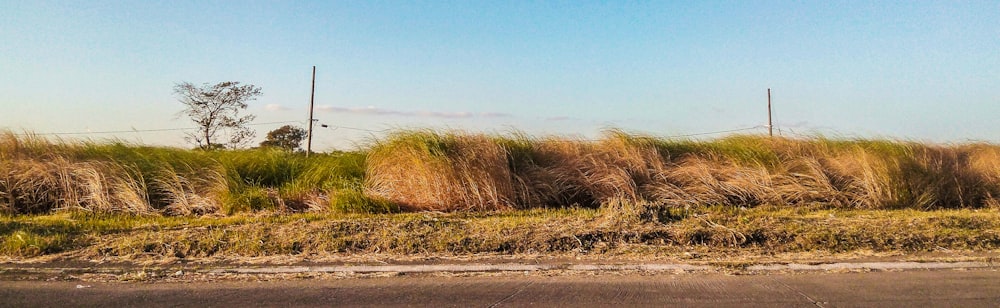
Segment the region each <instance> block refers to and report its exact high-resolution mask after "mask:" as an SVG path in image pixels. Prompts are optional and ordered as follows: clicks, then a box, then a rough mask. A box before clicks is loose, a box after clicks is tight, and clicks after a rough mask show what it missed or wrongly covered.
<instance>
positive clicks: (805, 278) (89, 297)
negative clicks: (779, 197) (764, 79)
mask: <svg viewBox="0 0 1000 308" xmlns="http://www.w3.org/2000/svg"><path fill="white" fill-rule="evenodd" d="M0 306H4V307H33V306H44V307H66V306H106V307H130V306H131V307H157V306H172V307H177V306H180V307H185V306H187V307H219V306H225V307H232V306H244V307H246V306H252V307H258V306H282V307H288V306H351V307H356V306H428V307H449V306H456V307H520V306H539V307H550V306H563V307H565V306H572V307H582V306H605V307H606V306H627V307H635V306H656V307H663V306H704V307H727V306H730V307H732V306H739V307H748V306H749V307H752V306H769V307H772V306H795V307H817V306H818V307H845V306H847V307H856V306H865V307H893V306H896V307H908V306H909V307H917V306H919V307H934V306H942V307H1000V271H996V270H969V271H956V270H937V271H926V270H921V271H897V272H867V273H825V272H809V273H782V274H775V273H771V274H766V275H737V276H729V275H724V274H714V273H713V274H705V273H690V274H657V275H648V276H644V275H624V276H620V275H614V274H601V275H575V276H556V277H546V276H538V275H526V276H516V275H510V274H508V275H501V276H499V277H435V276H434V275H418V276H415V277H411V276H403V277H393V278H357V279H332V280H278V281H264V282H234V281H226V282H189V283H164V282H160V283H91V282H78V281H60V282H41V281H0Z"/></svg>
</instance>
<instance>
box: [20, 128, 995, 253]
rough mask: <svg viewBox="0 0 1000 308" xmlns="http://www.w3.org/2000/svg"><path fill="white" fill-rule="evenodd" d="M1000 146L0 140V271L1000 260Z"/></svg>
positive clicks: (452, 138)
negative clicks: (229, 262) (360, 263)
mask: <svg viewBox="0 0 1000 308" xmlns="http://www.w3.org/2000/svg"><path fill="white" fill-rule="evenodd" d="M995 196H1000V147H998V146H995V145H991V144H960V145H932V144H921V143H914V142H903V141H892V140H842V139H827V138H821V137H817V138H810V139H787V138H768V137H763V136H746V135H737V136H730V137H726V138H722V139H717V140H711V141H693V140H666V139H658V138H654V137H649V136H641V135H630V134H625V133H622V132H619V131H609V132H607V133H606V134H605V136H604V137H603V138H601V139H600V140H596V141H590V140H574V139H568V138H559V137H547V138H534V137H529V136H524V135H519V134H510V135H482V134H466V133H460V132H435V131H399V132H395V133H392V134H390V135H389V136H387V137H386V138H384V139H380V140H374V141H372V142H371V143H370V145H369V146H367V147H366V148H364V149H361V150H358V151H353V152H337V153H329V154H318V155H313V156H311V157H309V158H306V157H305V156H304V155H302V154H301V153H289V152H283V151H280V150H264V149H253V150H236V151H197V150H186V149H177V148H165V147H148V146H138V145H131V144H127V143H122V142H63V141H58V140H47V139H44V138H39V137H32V136H28V137H21V136H17V135H15V134H12V133H9V132H8V133H6V134H4V135H2V136H0V256H7V257H9V258H15V259H18V258H30V257H36V256H44V255H67V256H70V257H72V258H86V259H92V258H93V259H101V258H124V259H130V258H197V257H227V258H228V257H234V258H235V257H241V256H242V257H253V256H274V255H310V254H320V255H322V254H354V253H361V254H364V253H379V254H396V255H406V254H451V255H461V254H483V253H486V254H532V253H538V254H545V253H577V254H633V253H638V254H652V255H656V254H671V253H678V252H684V251H691V250H706V251H720V250H723V251H725V250H734V251H743V252H746V251H754V252H756V253H765V254H766V253H783V252H808V251H821V252H843V251H853V250H870V251H929V250H938V249H959V250H974V251H991V250H996V249H998V248H1000V199H997V198H998V197H995Z"/></svg>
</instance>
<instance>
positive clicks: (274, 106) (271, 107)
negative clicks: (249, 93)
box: [264, 104, 289, 111]
mask: <svg viewBox="0 0 1000 308" xmlns="http://www.w3.org/2000/svg"><path fill="white" fill-rule="evenodd" d="M264 110H267V111H284V110H289V108H288V107H285V106H282V105H279V104H267V105H264Z"/></svg>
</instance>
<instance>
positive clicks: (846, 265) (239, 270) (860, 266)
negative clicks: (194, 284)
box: [0, 262, 1000, 274]
mask: <svg viewBox="0 0 1000 308" xmlns="http://www.w3.org/2000/svg"><path fill="white" fill-rule="evenodd" d="M997 268H1000V264H995V263H993V262H862V263H850V262H843V263H820V264H802V263H786V264H757V265H739V264H737V265H696V264H685V263H673V264H671V263H664V264H521V263H501V264H421V265H337V266H244V267H224V268H184V267H170V266H166V267H163V268H159V269H161V270H162V269H169V270H180V271H183V272H187V273H202V274H305V273H347V274H364V273H477V272H538V271H554V270H568V271H581V272H597V271H609V272H616V271H646V272H697V271H713V270H743V271H748V272H765V273H766V272H779V271H780V272H787V271H836V270H937V269H997ZM135 269H136V268H124V267H120V268H106V267H16V268H14V267H0V273H4V272H8V273H45V274H61V273H124V272H129V271H130V270H131V271H134V270H135ZM142 270H156V268H148V267H143V268H142Z"/></svg>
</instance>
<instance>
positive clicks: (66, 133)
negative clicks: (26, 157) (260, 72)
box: [15, 121, 302, 136]
mask: <svg viewBox="0 0 1000 308" xmlns="http://www.w3.org/2000/svg"><path fill="white" fill-rule="evenodd" d="M288 123H300V124H301V123H302V121H277V122H264V123H250V124H247V125H249V126H259V125H272V124H288ZM192 129H198V128H197V127H180V128H154V129H131V130H110V131H97V132H59V133H15V135H21V136H27V135H35V136H62V135H100V134H125V133H148V132H167V131H181V130H192Z"/></svg>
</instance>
